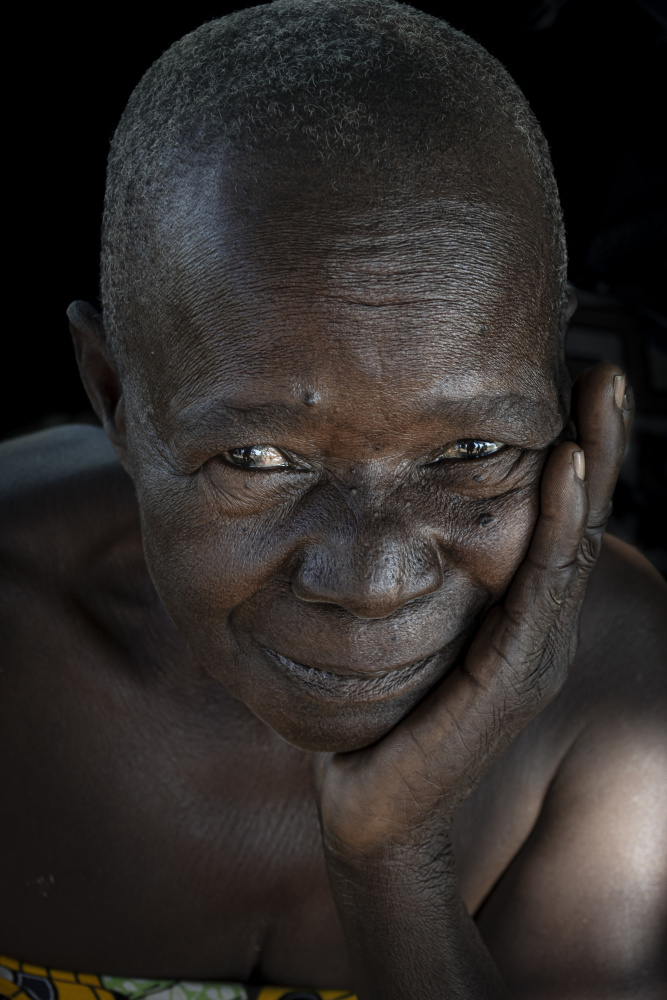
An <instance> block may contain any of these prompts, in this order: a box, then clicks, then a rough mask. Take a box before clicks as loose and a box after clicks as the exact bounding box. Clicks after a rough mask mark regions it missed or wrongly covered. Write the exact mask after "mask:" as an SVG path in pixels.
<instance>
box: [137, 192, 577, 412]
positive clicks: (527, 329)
mask: <svg viewBox="0 0 667 1000" xmlns="http://www.w3.org/2000/svg"><path fill="white" fill-rule="evenodd" d="M544 238H545V237H544V233H543V232H542V229H541V227H540V226H539V225H536V224H532V223H531V219H530V217H529V213H526V212H525V211H524V212H512V211H511V210H510V209H508V208H507V207H506V206H501V205H498V204H494V203H489V202H488V200H486V201H484V200H479V199H478V198H477V197H475V192H472V193H470V192H469V193H468V194H467V196H466V197H465V198H464V197H460V196H459V197H452V196H451V195H442V194H440V195H439V194H438V193H433V192H429V193H428V194H427V195H422V196H421V197H418V196H416V195H415V194H414V193H412V194H410V195H408V194H406V193H405V192H401V191H394V192H391V191H386V190H385V191H383V192H379V191H377V190H376V191H373V190H372V189H369V188H366V189H364V190H355V189H354V188H353V187H350V186H349V185H348V186H347V187H343V188H341V189H339V190H336V189H335V187H329V188H328V189H327V190H326V191H323V190H322V189H321V188H319V189H318V188H317V186H312V185H309V184H308V183H304V184H303V185H301V186H300V185H299V184H297V183H294V182H293V183H291V184H288V185H284V184H282V185H280V184H274V185H267V186H266V187H264V188H262V186H261V185H254V186H253V188H252V190H251V191H250V193H249V189H248V187H245V188H243V189H242V190H240V191H239V190H238V189H237V190H236V191H234V190H233V189H230V187H229V186H228V185H226V186H221V185H219V184H215V183H211V181H210V179H209V180H208V181H207V180H206V179H204V180H202V181H200V183H199V185H198V186H195V185H189V186H188V187H187V189H186V190H184V191H183V192H182V194H181V197H180V199H179V201H178V202H177V204H175V206H174V207H173V209H172V211H171V212H170V213H168V215H165V218H164V221H163V231H162V233H161V234H160V235H159V239H160V241H161V243H162V252H161V254H160V264H161V266H160V273H159V275H158V276H157V281H156V284H157V286H158V287H157V294H156V296H155V300H154V302H153V304H152V305H153V308H152V311H151V318H150V319H149V320H148V321H147V322H146V324H145V326H144V328H143V330H142V339H143V345H142V349H141V351H140V358H142V359H143V360H144V362H145V360H146V359H149V360H150V364H149V367H148V370H147V369H146V366H145V364H144V363H142V364H141V367H142V368H143V370H144V381H145V388H146V389H148V391H149V392H150V395H151V397H152V401H153V403H154V405H159V406H161V407H162V406H164V405H165V401H167V400H168V401H169V407H170V408H172V407H173V408H176V409H178V407H180V406H181V405H186V404H187V405H189V403H190V402H191V401H192V399H191V397H192V395H193V392H194V393H195V394H199V395H200V396H202V397H203V396H204V395H206V394H210V393H214V392H215V393H218V392H223V393H224V392H226V391H227V390H228V389H229V388H233V389H234V390H235V391H239V390H241V391H242V390H244V389H249V390H252V391H254V392H255V393H257V392H258V391H259V392H260V395H261V392H262V387H267V386H268V385H269V384H270V388H267V392H270V393H275V391H276V386H278V387H279V388H281V391H282V390H283V389H284V391H285V392H287V393H289V392H294V391H296V390H295V389H294V386H295V385H297V384H298V386H305V385H307V386H310V387H312V388H313V389H314V391H316V392H318V393H321V392H322V391H325V392H326V391H327V387H328V389H329V390H330V391H331V392H334V393H335V392H336V391H345V388H346V386H348V387H349V385H350V384H351V381H353V380H356V381H357V383H358V384H362V383H363V384H365V385H366V386H367V390H368V391H369V392H376V393H377V392H380V391H384V390H385V389H386V388H387V386H391V388H390V391H391V392H400V391H401V388H402V386H403V385H404V384H405V385H406V386H407V385H408V384H409V385H410V386H411V387H412V391H414V389H415V387H420V386H421V387H422V389H423V391H424V392H427V393H428V392H430V391H437V392H442V391H443V389H444V391H448V392H449V393H450V394H452V393H453V394H454V395H456V394H457V393H459V394H464V395H466V396H470V395H471V394H474V393H475V392H478V393H482V394H491V393H494V392H495V393H497V391H498V388H499V386H500V387H503V386H504V387H505V388H506V390H507V392H509V393H512V392H520V391H522V390H525V389H526V387H529V388H530V390H531V392H533V393H537V394H539V393H540V392H541V391H543V392H544V393H545V394H548V393H549V392H552V387H553V375H554V365H555V363H556V359H557V355H558V339H559V335H558V302H557V301H556V296H555V295H554V281H553V280H552V276H551V275H550V274H549V273H548V268H549V265H548V255H547V252H546V249H545V246H544ZM283 383H284V384H283Z"/></svg>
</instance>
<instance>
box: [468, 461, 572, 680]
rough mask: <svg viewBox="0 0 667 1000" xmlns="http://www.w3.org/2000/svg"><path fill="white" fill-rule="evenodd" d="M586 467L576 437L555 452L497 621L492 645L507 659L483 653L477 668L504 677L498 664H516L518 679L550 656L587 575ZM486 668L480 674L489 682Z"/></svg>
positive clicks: (481, 644)
mask: <svg viewBox="0 0 667 1000" xmlns="http://www.w3.org/2000/svg"><path fill="white" fill-rule="evenodd" d="M585 471H586V470H585V459H584V456H583V453H582V450H581V449H580V448H579V447H578V446H577V445H576V444H573V443H572V442H565V443H563V444H561V445H559V447H558V448H555V449H554V451H553V452H552V454H551V455H550V457H549V461H548V462H547V465H546V466H545V469H544V473H543V476H542V486H541V499H540V515H539V517H538V520H537V523H536V525H535V530H534V532H533V537H532V539H531V543H530V546H529V549H528V553H527V555H526V558H525V559H524V562H523V563H522V565H521V566H520V568H519V570H518V572H517V574H516V576H515V578H514V581H513V582H512V585H511V587H510V589H509V591H508V594H507V597H506V598H505V602H504V604H503V607H502V613H500V614H497V615H496V616H495V622H494V623H493V626H492V628H493V637H492V646H493V648H494V649H495V650H496V651H497V653H498V656H499V658H500V659H501V660H502V664H500V665H499V664H498V663H493V662H491V659H492V658H489V657H486V656H481V657H479V662H478V664H477V669H478V670H480V671H481V672H482V674H485V673H487V672H488V673H490V674H491V673H492V674H493V675H494V676H496V677H498V670H500V671H501V672H502V671H507V670H510V671H512V672H513V673H514V674H515V676H514V678H513V679H514V681H515V682H517V683H518V682H520V675H521V674H522V673H523V674H524V675H525V676H528V675H530V672H531V670H533V669H534V668H535V667H536V665H537V664H539V663H541V662H542V660H543V659H544V656H543V654H544V644H545V642H546V641H547V640H548V639H549V637H550V636H551V634H552V633H553V630H554V626H555V624H556V621H557V620H558V619H560V618H562V613H563V610H564V607H565V605H566V602H567V601H568V598H569V597H570V596H571V595H572V593H573V592H574V591H575V590H576V589H577V585H578V583H579V579H580V575H581V570H580V547H581V542H582V538H583V535H584V532H585V530H586V526H587V522H588V496H587V490H586V482H585V478H584V476H585ZM562 624H563V623H562V622H561V629H560V630H561V631H562ZM485 631H486V630H485V629H484V630H482V632H480V634H479V636H478V637H477V638H476V640H475V642H474V643H473V646H472V648H471V651H470V652H471V654H472V655H471V656H470V662H471V664H475V660H476V657H475V655H474V654H475V648H476V647H478V649H479V650H481V649H483V648H484V642H485V640H486V641H488V638H489V637H488V636H484V635H483V632H485ZM473 669H475V668H474V667H473ZM482 674H480V676H479V680H480V681H481V682H482V683H484V682H485V678H484V676H482Z"/></svg>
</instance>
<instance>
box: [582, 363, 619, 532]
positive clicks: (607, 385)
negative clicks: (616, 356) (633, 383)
mask: <svg viewBox="0 0 667 1000" xmlns="http://www.w3.org/2000/svg"><path fill="white" fill-rule="evenodd" d="M573 413H574V417H575V420H576V424H577V428H578V441H579V444H580V445H581V446H582V448H583V450H584V454H585V456H586V478H587V481H588V498H589V505H590V509H589V524H588V526H589V529H590V531H591V532H593V533H594V534H595V535H601V534H602V531H603V530H604V525H605V523H606V521H607V518H608V517H609V515H610V513H611V499H612V496H613V492H614V487H615V485H616V479H617V477H618V472H619V469H620V466H621V462H622V460H623V455H624V453H625V447H626V444H627V440H628V435H629V432H630V425H631V423H632V415H633V404H632V391H631V390H629V391H628V390H627V387H626V381H625V375H624V373H623V371H622V369H621V368H619V367H618V365H596V366H595V368H590V369H589V370H588V371H586V372H584V373H583V374H582V375H581V376H580V377H579V378H578V379H577V383H576V385H575V391H574V398H573Z"/></svg>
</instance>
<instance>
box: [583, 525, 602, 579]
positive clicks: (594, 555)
mask: <svg viewBox="0 0 667 1000" xmlns="http://www.w3.org/2000/svg"><path fill="white" fill-rule="evenodd" d="M605 523H606V522H605ZM603 533H604V524H602V525H600V526H597V527H595V528H589V529H588V530H587V531H586V533H585V534H584V536H583V537H582V539H581V542H580V543H579V552H578V554H577V563H578V565H579V568H580V569H582V570H585V571H586V572H590V570H592V569H593V567H594V566H595V564H596V562H597V561H598V557H599V555H600V549H601V548H602V535H603Z"/></svg>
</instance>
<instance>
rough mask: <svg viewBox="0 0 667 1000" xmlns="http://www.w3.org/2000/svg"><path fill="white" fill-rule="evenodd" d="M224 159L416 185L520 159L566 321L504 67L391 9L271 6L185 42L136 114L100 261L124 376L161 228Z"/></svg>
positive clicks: (549, 203) (371, 2)
mask: <svg viewBox="0 0 667 1000" xmlns="http://www.w3.org/2000/svg"><path fill="white" fill-rule="evenodd" d="M223 146H227V147H228V148H229V147H231V148H233V149H236V150H239V151H241V152H242V153H243V154H244V155H246V156H248V155H250V156H252V155H253V150H255V151H258V152H256V154H255V155H260V156H261V155H262V151H264V152H265V151H266V149H267V148H268V149H270V150H271V151H272V155H277V156H280V155H284V156H287V157H289V155H290V150H292V154H293V150H294V149H295V148H297V149H301V150H303V149H306V148H307V149H309V150H310V151H311V153H314V155H315V158H316V160H317V161H318V162H319V163H320V164H321V166H322V169H323V171H325V173H328V174H329V175H332V176H335V174H336V172H337V171H346V170H350V169H358V170H361V171H364V172H365V173H366V174H368V173H370V174H373V172H375V175H377V176H378V177H379V178H382V177H385V176H388V175H391V176H393V177H394V179H395V178H396V177H397V176H403V177H404V178H405V179H406V183H408V184H409V182H410V177H411V176H414V175H415V170H416V171H417V172H419V171H418V167H417V166H416V165H417V164H420V163H421V164H424V163H427V162H435V160H436V159H438V160H439V162H442V161H443V160H446V159H447V154H448V152H451V151H452V150H454V149H456V150H457V152H460V151H461V150H463V151H464V152H466V153H467V155H468V157H469V158H470V159H472V160H473V161H475V162H476V163H478V164H479V163H480V162H481V163H483V162H484V160H485V159H486V161H490V160H494V163H493V164H492V165H491V167H490V168H489V170H490V172H491V173H492V172H493V170H495V169H496V165H497V164H501V163H502V162H505V163H507V162H510V161H516V159H517V158H519V159H520V160H521V161H522V162H523V163H527V164H528V167H529V173H530V175H531V182H530V187H531V188H533V189H534V191H533V194H532V200H533V201H535V200H536V199H535V195H537V201H538V202H540V203H541V204H540V207H541V211H542V215H543V229H544V234H545V238H544V246H545V250H546V257H547V259H546V261H545V268H546V273H547V275H548V278H549V284H550V285H551V287H552V288H553V295H554V297H555V300H558V301H557V302H556V308H559V309H560V308H561V307H562V302H563V300H564V289H565V274H566V250H565V238H564V230H563V223H562V217H561V210H560V203H559V199H558V191H557V188H556V182H555V179H554V175H553V168H552V165H551V159H550V156H549V150H548V147H547V143H546V140H545V138H544V136H543V134H542V131H541V129H540V126H539V124H538V122H537V120H536V118H535V116H534V115H533V113H532V111H531V109H530V107H529V105H528V103H527V101H526V99H525V97H524V96H523V94H522V93H521V91H520V90H519V88H518V87H517V85H516V84H515V83H514V81H513V80H512V79H511V77H510V76H509V74H508V73H507V71H506V70H505V69H504V67H503V66H502V65H501V64H500V63H499V62H498V61H497V60H496V59H495V58H493V56H491V55H490V54H489V53H488V52H487V51H486V50H485V49H483V48H482V47H481V46H480V45H479V44H477V43H476V42H474V41H473V40H472V39H470V38H468V37H467V36H466V35H464V34H462V33H461V32H459V31H457V30H455V29H454V28H452V27H451V26H450V25H449V24H447V23H445V22H444V21H442V20H440V19H438V18H435V17H432V16H431V15H429V14H425V13H423V12H421V11H418V10H415V9H414V8H412V7H409V6H407V5H405V4H401V3H396V2H394V0H275V2H274V3H270V4H264V5H262V6H258V7H251V8H248V9H245V10H241V11H238V12H236V13H234V14H230V15H227V16H225V17H222V18H219V19H218V20H214V21H210V22H208V23H206V24H203V25H202V26H201V27H200V28H198V29H197V30H196V31H193V32H192V33H191V34H188V35H186V36H185V37H184V38H182V39H181V40H180V41H178V42H176V43H175V44H174V45H172V46H171V48H169V49H168V50H167V51H166V52H165V53H164V54H163V55H162V56H161V57H160V58H159V59H158V60H157V61H156V62H155V63H154V64H153V65H152V66H151V67H150V68H149V70H148V71H147V72H146V74H145V75H144V76H143V78H142V79H141V80H140V82H139V84H138V85H137V87H136V88H135V90H134V92H133V93H132V95H131V97H130V99H129V101H128V104H127V107H126V109H125V111H124V113H123V116H122V118H121V120H120V123H119V125H118V128H117V130H116V133H115V135H114V138H113V141H112V143H111V150H110V154H109V163H108V175H107V188H106V197H105V208H104V223H103V234H102V261H101V298H102V304H103V308H104V320H105V329H106V331H107V336H108V337H109V339H110V342H111V346H112V349H113V350H114V353H115V354H116V356H117V359H118V361H119V362H122V360H123V356H124V355H125V351H124V350H123V347H122V344H123V342H125V341H126V337H127V333H128V332H129V331H130V328H131V327H132V326H133V323H134V321H135V319H136V316H137V310H136V302H137V300H138V299H141V298H145V296H146V289H145V287H144V286H145V283H146V282H150V280H151V266H150V261H151V259H153V258H154V257H155V248H154V247H152V246H151V240H153V242H154V240H155V237H154V232H155V224H154V220H155V218H156V216H158V215H159V214H160V213H161V212H162V213H164V212H165V211H168V204H169V199H170V196H171V192H173V190H174V184H175V181H176V180H177V179H178V178H179V177H182V176H184V175H187V172H188V170H189V169H192V165H193V164H195V163H197V162H205V161H207V160H208V161H209V162H210V161H211V160H213V159H214V158H216V157H220V155H221V149H222V147H223ZM496 150H500V152H498V153H497V155H496ZM502 150H504V153H503V152H502ZM281 151H282V152H281ZM401 163H402V164H404V166H403V167H402V168H401V166H400V165H401ZM406 164H407V166H406ZM410 164H412V167H410ZM397 165H398V166H397ZM510 169H511V167H510ZM411 170H412V174H411ZM522 176H525V175H524V174H522ZM516 186H517V185H516V183H515V187H516ZM142 283H143V285H142ZM117 349H119V351H117ZM119 354H120V356H119ZM121 366H122V365H121Z"/></svg>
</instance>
